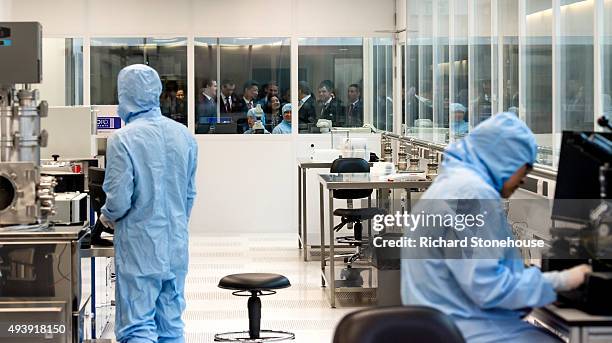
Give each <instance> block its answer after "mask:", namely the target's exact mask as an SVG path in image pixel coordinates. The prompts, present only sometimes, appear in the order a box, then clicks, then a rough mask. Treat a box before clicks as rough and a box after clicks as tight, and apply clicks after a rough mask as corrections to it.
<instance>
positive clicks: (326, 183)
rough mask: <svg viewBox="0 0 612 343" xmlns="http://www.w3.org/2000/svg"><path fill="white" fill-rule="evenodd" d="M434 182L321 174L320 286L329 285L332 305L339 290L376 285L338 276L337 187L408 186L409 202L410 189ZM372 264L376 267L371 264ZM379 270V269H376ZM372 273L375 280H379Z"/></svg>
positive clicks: (361, 174)
mask: <svg viewBox="0 0 612 343" xmlns="http://www.w3.org/2000/svg"><path fill="white" fill-rule="evenodd" d="M429 185H431V181H388V180H387V178H386V177H384V176H382V177H381V176H374V175H372V174H370V173H343V174H333V173H325V174H320V175H319V201H320V212H319V215H320V221H321V244H320V246H321V286H323V287H325V285H326V284H327V285H328V286H329V287H328V288H329V299H330V305H331V307H336V292H359V291H362V290H363V291H367V290H369V289H370V288H375V287H377V286H378V285H377V282H374V281H372V282H368V283H367V287H364V286H363V285H361V286H352V285H344V284H340V283H339V284H338V286H340V287H337V282H336V281H337V279H336V275H337V273H336V268H335V259H334V253H335V251H334V214H333V212H334V208H333V199H334V191H335V190H338V189H377V190H381V189H405V190H406V192H407V195H408V199H407V201H408V203H409V202H410V199H409V197H410V193H411V192H412V190H415V189H418V190H423V189H426V188H427V187H429ZM326 189H327V190H328V191H329V195H328V213H329V214H328V215H329V218H328V226H327V228H328V233H329V250H330V251H329V256H330V257H329V271H327V270H326V267H327V266H326V264H327V263H326V262H327V259H325V258H324V257H325V209H324V206H323V204H324V191H325V190H326ZM368 206H371V199H368ZM369 268H374V267H373V266H370V267H369ZM373 272H376V271H373ZM376 279H377V278H376V277H373V278H372V280H376Z"/></svg>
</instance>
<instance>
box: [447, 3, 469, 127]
mask: <svg viewBox="0 0 612 343" xmlns="http://www.w3.org/2000/svg"><path fill="white" fill-rule="evenodd" d="M451 5H452V6H453V18H452V19H453V24H452V30H451V45H450V73H451V77H450V83H451V87H450V91H451V96H450V98H451V103H450V105H449V116H450V128H451V132H450V136H451V137H452V138H453V139H460V138H462V137H464V136H465V135H466V134H467V133H468V132H469V124H468V117H469V116H468V94H469V91H468V79H469V63H468V59H469V54H468V0H452V3H451Z"/></svg>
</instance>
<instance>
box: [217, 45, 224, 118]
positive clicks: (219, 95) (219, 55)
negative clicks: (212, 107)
mask: <svg viewBox="0 0 612 343" xmlns="http://www.w3.org/2000/svg"><path fill="white" fill-rule="evenodd" d="M222 82H223V81H221V39H219V38H217V84H218V85H219V88H221V83H222ZM220 93H221V91H220V90H219V89H217V94H218V95H217V97H218V98H220V97H221V94H220ZM220 121H221V104H220V103H219V102H217V122H220Z"/></svg>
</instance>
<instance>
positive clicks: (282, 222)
mask: <svg viewBox="0 0 612 343" xmlns="http://www.w3.org/2000/svg"><path fill="white" fill-rule="evenodd" d="M352 137H369V139H368V147H369V148H370V149H371V150H372V151H373V152H376V153H377V154H378V155H379V156H380V143H379V142H380V140H379V136H378V135H352ZM196 139H197V141H198V145H199V149H200V150H199V163H198V173H197V179H198V197H197V199H196V202H195V205H194V210H193V214H192V218H191V229H192V231H194V232H225V231H231V232H247V231H250V232H253V231H255V232H296V233H297V164H296V159H297V157H298V156H301V157H305V156H308V153H309V151H310V144H315V146H316V147H317V148H321V149H325V148H327V149H328V148H330V147H331V138H330V136H329V134H325V135H310V134H309V135H282V136H280V135H279V136H276V135H274V136H271V135H266V136H257V135H248V136H241V135H216V136H214V135H199V136H197V137H196ZM316 182H317V179H316V178H315V177H314V176H312V175H311V176H309V184H308V189H309V191H308V203H309V207H308V213H309V216H308V218H309V219H308V220H309V227H310V229H309V232H313V233H318V232H319V221H318V218H319V217H318V211H317V209H318V202H319V193H318V186H317V185H318V184H317V183H316Z"/></svg>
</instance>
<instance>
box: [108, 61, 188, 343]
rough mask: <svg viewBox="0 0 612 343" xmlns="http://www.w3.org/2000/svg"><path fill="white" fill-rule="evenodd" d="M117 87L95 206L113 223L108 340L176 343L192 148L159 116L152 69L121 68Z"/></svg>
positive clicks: (182, 132) (183, 132) (182, 130)
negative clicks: (99, 202)
mask: <svg viewBox="0 0 612 343" xmlns="http://www.w3.org/2000/svg"><path fill="white" fill-rule="evenodd" d="M117 83H118V93H119V108H118V114H119V116H120V117H121V119H123V121H124V122H125V123H126V124H127V125H126V126H125V127H124V128H122V129H120V130H118V131H117V132H115V133H114V134H113V135H111V136H110V138H109V139H108V144H107V151H106V159H107V162H106V175H105V179H104V186H103V188H104V191H105V192H106V204H105V205H104V207H103V208H102V214H103V215H104V216H106V217H107V218H108V219H109V220H111V221H113V222H115V239H114V242H115V271H116V275H117V282H116V288H115V299H116V300H115V301H116V304H117V307H116V319H115V321H116V327H115V334H116V338H117V340H118V341H119V342H122V343H124V342H130V343H134V342H138V343H140V342H142V343H145V342H147V343H149V342H184V337H183V328H184V323H183V321H182V319H181V313H182V312H183V310H184V309H185V298H184V288H185V277H186V275H187V266H188V258H189V253H188V222H189V216H190V214H191V208H192V206H193V200H194V198H195V194H196V192H195V172H196V165H197V153H198V152H197V145H196V142H195V139H194V138H193V136H192V135H191V134H190V133H189V131H188V130H187V128H186V127H185V126H183V125H181V124H179V123H177V122H175V121H173V120H171V119H168V118H166V117H164V116H162V114H161V111H160V109H159V96H160V93H161V91H162V85H161V81H160V79H159V76H158V74H157V72H156V71H155V70H153V69H151V68H150V67H148V66H145V65H138V64H137V65H132V66H129V67H126V68H124V69H123V70H121V72H120V73H119V76H118V81H117Z"/></svg>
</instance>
